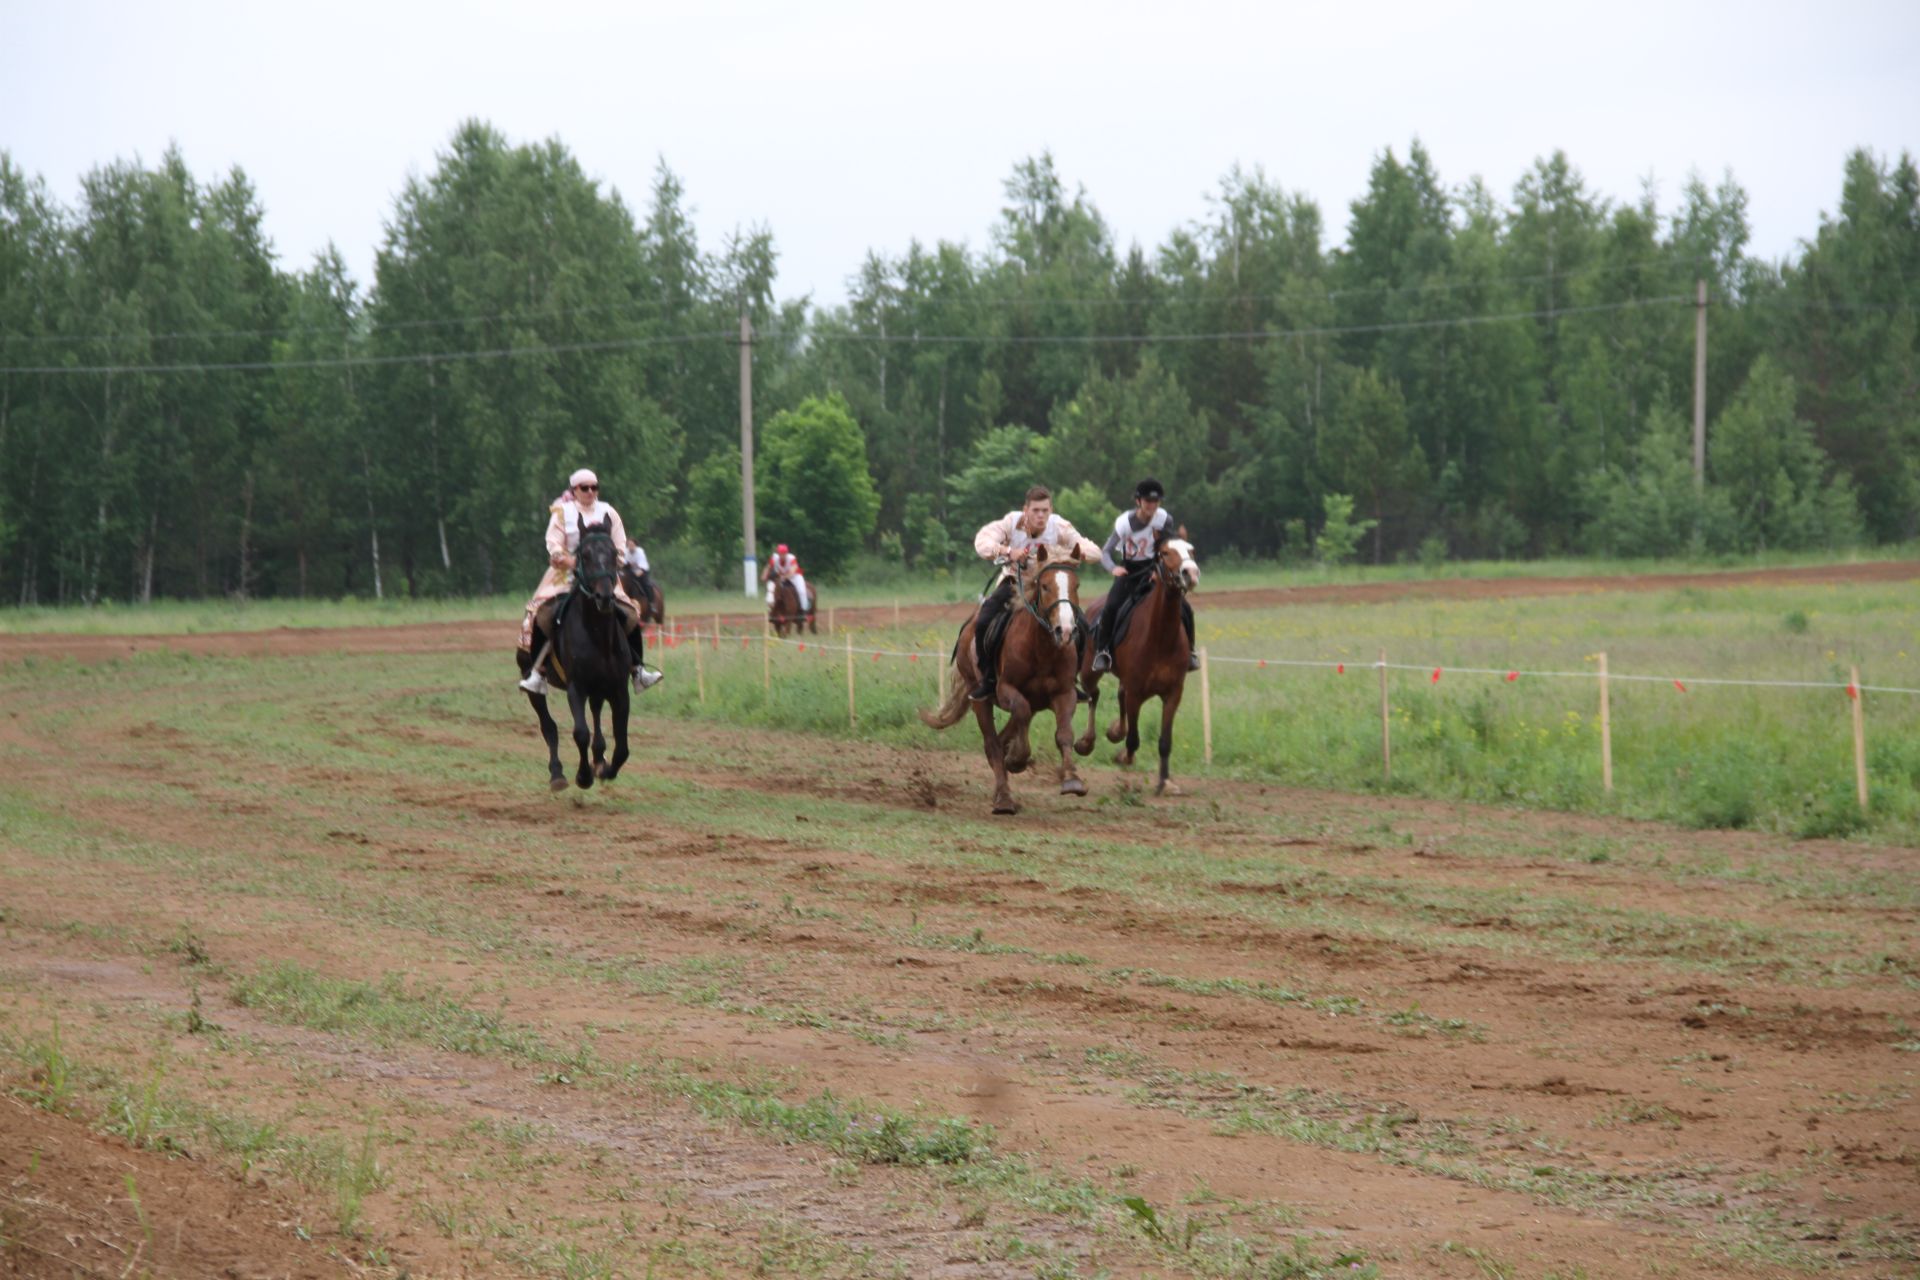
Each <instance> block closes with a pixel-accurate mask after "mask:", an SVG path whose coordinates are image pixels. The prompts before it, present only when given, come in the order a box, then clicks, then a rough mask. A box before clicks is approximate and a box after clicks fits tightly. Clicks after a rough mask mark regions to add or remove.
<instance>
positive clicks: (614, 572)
mask: <svg viewBox="0 0 1920 1280" xmlns="http://www.w3.org/2000/svg"><path fill="white" fill-rule="evenodd" d="M589 542H595V543H604V544H605V546H606V550H607V554H606V555H605V556H596V557H595V558H596V559H597V560H600V561H601V562H602V563H601V565H600V567H598V568H594V569H592V570H588V568H587V544H588V543H589ZM612 552H613V535H612V534H611V533H609V532H607V531H606V530H605V529H602V528H598V527H594V528H587V527H586V526H584V525H583V526H582V527H581V529H580V542H579V545H578V546H576V547H575V548H574V556H573V579H572V581H573V589H574V590H575V591H579V592H582V593H584V594H587V595H591V596H593V597H594V598H595V599H596V600H598V599H599V596H598V593H596V592H595V591H594V587H595V586H596V585H597V584H599V583H601V582H604V581H611V582H615V583H618V582H619V580H620V568H619V557H617V556H615V555H613V554H612Z"/></svg>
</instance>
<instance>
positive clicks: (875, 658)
mask: <svg viewBox="0 0 1920 1280" xmlns="http://www.w3.org/2000/svg"><path fill="white" fill-rule="evenodd" d="M873 660H874V661H875V662H878V661H880V655H879V654H877V653H876V654H874V655H873Z"/></svg>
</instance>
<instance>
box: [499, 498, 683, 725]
mask: <svg viewBox="0 0 1920 1280" xmlns="http://www.w3.org/2000/svg"><path fill="white" fill-rule="evenodd" d="M547 510H548V512H549V513H550V514H549V516H548V518H547V571H546V572H545V573H543V574H541V575H540V585H539V586H537V587H535V588H534V589H533V598H532V599H530V600H528V601H527V612H526V617H524V618H523V619H521V622H520V648H521V649H522V650H524V651H525V652H528V653H531V654H533V656H534V658H535V660H536V661H537V660H538V659H539V657H540V649H539V648H536V644H539V645H544V644H545V643H546V642H547V641H549V640H550V639H551V637H548V636H545V635H540V634H536V632H537V630H538V627H537V624H536V622H535V619H534V615H535V614H536V613H538V612H539V610H540V606H541V605H543V604H545V603H546V602H547V601H549V600H551V599H553V598H554V597H555V596H563V595H565V594H566V593H567V592H568V591H570V590H571V589H572V578H571V575H572V573H573V552H574V551H575V549H577V548H578V547H579V545H580V526H581V525H582V524H598V523H599V522H600V521H602V520H605V519H608V518H609V517H611V518H612V520H613V528H612V533H613V545H614V546H616V547H619V548H623V549H624V548H625V547H626V545H627V526H626V525H625V524H624V523H623V522H622V521H621V519H620V513H619V512H618V511H615V510H614V509H613V506H612V504H611V503H606V502H602V501H600V477H599V476H596V475H595V474H593V472H591V471H589V470H588V469H587V468H585V467H582V468H580V469H579V470H578V471H576V472H574V473H573V474H572V475H571V476H569V477H567V491H566V492H565V493H563V494H561V495H560V496H559V497H557V498H555V499H554V500H553V505H551V506H550V507H548V508H547ZM613 595H614V600H615V601H616V602H617V603H618V604H619V605H620V606H621V607H622V608H623V609H625V610H626V611H627V616H628V617H630V618H632V619H633V626H632V628H631V629H630V630H629V631H628V632H627V643H628V644H629V645H631V646H632V648H633V688H634V692H636V693H638V692H641V691H643V690H646V689H651V688H653V686H654V685H656V684H659V683H660V680H661V673H660V672H658V671H655V670H654V669H653V668H652V667H649V666H646V665H645V664H644V661H643V659H644V657H645V653H644V649H643V643H642V637H641V629H640V609H639V607H638V606H637V605H635V604H634V602H633V599H632V597H630V596H628V595H627V593H626V591H625V590H623V589H622V588H621V586H620V584H619V582H618V581H616V582H615V583H614V584H613ZM520 687H521V688H522V689H525V690H526V691H527V692H528V693H546V692H547V681H546V677H544V676H542V675H541V674H540V668H539V667H538V666H535V667H534V669H533V670H532V672H530V673H529V674H528V676H527V678H526V679H524V680H522V681H521V682H520Z"/></svg>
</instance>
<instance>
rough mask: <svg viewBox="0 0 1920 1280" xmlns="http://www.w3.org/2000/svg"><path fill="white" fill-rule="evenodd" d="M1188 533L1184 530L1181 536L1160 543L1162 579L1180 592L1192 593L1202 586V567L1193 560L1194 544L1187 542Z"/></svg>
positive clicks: (1160, 571) (1160, 572)
mask: <svg viewBox="0 0 1920 1280" xmlns="http://www.w3.org/2000/svg"><path fill="white" fill-rule="evenodd" d="M1186 532H1187V531H1186V530H1185V529H1182V530H1180V536H1177V537H1172V538H1166V539H1163V540H1162V541H1161V543H1160V568H1159V574H1160V577H1161V579H1162V580H1163V581H1165V582H1166V584H1167V585H1168V586H1170V587H1172V588H1174V589H1175V590H1178V591H1192V590H1193V589H1194V588H1196V587H1198V586H1199V585H1200V565H1199V564H1198V563H1197V562H1196V561H1195V560H1194V558H1193V544H1192V543H1191V542H1188V541H1187V539H1186V536H1185V535H1186Z"/></svg>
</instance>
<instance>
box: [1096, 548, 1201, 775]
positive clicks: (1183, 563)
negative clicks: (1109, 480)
mask: <svg viewBox="0 0 1920 1280" xmlns="http://www.w3.org/2000/svg"><path fill="white" fill-rule="evenodd" d="M1151 572H1152V574H1153V582H1152V584H1151V585H1150V586H1149V587H1148V589H1147V594H1146V596H1145V597H1144V598H1143V599H1141V600H1140V601H1139V602H1138V603H1136V604H1135V605H1134V607H1133V614H1132V616H1131V618H1130V619H1128V621H1127V634H1126V636H1125V638H1124V639H1121V640H1119V641H1116V642H1115V644H1114V646H1113V678H1114V679H1115V680H1118V681H1119V682H1120V706H1119V711H1118V714H1117V715H1115V717H1114V721H1113V723H1112V724H1111V725H1109V726H1108V727H1107V741H1108V742H1118V741H1120V739H1121V738H1123V737H1124V738H1125V739H1126V740H1127V748H1126V750H1125V751H1124V752H1122V753H1121V755H1120V763H1121V764H1125V765H1130V764H1132V763H1133V755H1134V752H1136V751H1138V750H1139V749H1140V708H1141V707H1143V706H1145V705H1146V702H1147V699H1149V698H1158V699H1160V782H1159V785H1158V786H1156V787H1155V788H1154V793H1155V794H1156V795H1157V794H1159V793H1160V792H1163V791H1165V790H1166V789H1167V757H1168V756H1170V755H1171V754H1173V717H1174V714H1175V713H1176V712H1178V711H1179V710H1180V695H1181V694H1182V693H1183V692H1184V691H1185V689H1186V687H1187V658H1188V655H1189V654H1191V653H1192V652H1193V648H1192V645H1191V644H1190V643H1189V642H1188V640H1187V629H1186V626H1185V625H1184V624H1183V623H1182V621H1181V617H1180V613H1181V607H1182V606H1183V605H1184V604H1185V602H1186V598H1187V592H1189V591H1191V590H1193V589H1194V588H1195V587H1197V586H1199V585H1200V566H1199V565H1197V564H1195V563H1194V560H1193V544H1192V543H1190V542H1188V541H1187V540H1186V539H1184V538H1168V539H1166V540H1164V541H1163V542H1161V543H1160V545H1159V547H1158V548H1157V549H1156V554H1155V556H1154V566H1153V569H1152V570H1151ZM1105 606H1106V601H1105V600H1102V601H1101V602H1100V603H1099V604H1096V605H1094V607H1093V616H1094V617H1096V618H1097V617H1099V616H1100V610H1101V609H1102V608H1104V607H1105ZM1080 679H1081V683H1082V685H1083V687H1084V688H1085V689H1086V691H1087V731H1086V732H1085V733H1083V734H1082V735H1080V740H1079V741H1078V742H1075V743H1074V744H1073V749H1074V750H1075V751H1077V752H1079V753H1080V754H1081V755H1083V756H1084V755H1086V754H1088V753H1089V752H1091V751H1092V750H1093V728H1094V723H1095V719H1096V716H1097V714H1098V708H1099V706H1100V677H1099V676H1098V675H1095V674H1094V671H1093V657H1092V653H1091V646H1089V653H1088V655H1087V659H1086V662H1085V664H1084V665H1083V666H1082V667H1081V671H1080ZM1179 790H1180V788H1179V787H1178V786H1175V787H1174V791H1175V792H1176V793H1178V791H1179Z"/></svg>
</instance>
